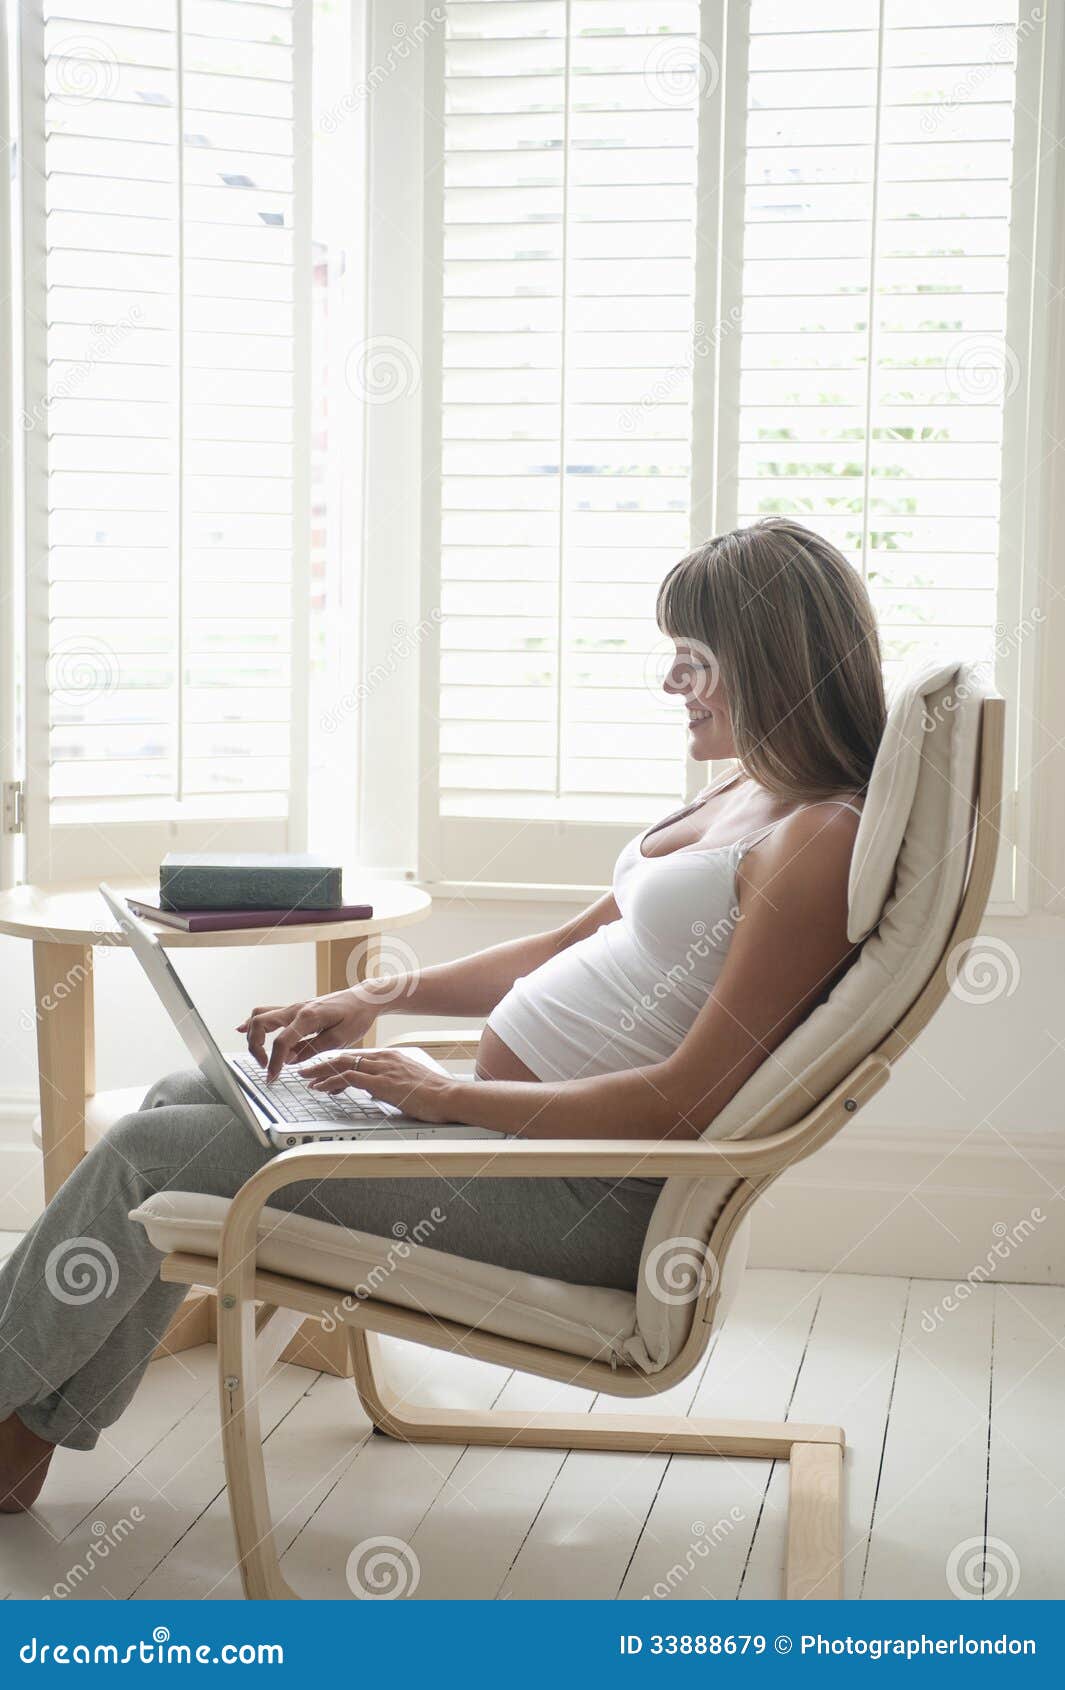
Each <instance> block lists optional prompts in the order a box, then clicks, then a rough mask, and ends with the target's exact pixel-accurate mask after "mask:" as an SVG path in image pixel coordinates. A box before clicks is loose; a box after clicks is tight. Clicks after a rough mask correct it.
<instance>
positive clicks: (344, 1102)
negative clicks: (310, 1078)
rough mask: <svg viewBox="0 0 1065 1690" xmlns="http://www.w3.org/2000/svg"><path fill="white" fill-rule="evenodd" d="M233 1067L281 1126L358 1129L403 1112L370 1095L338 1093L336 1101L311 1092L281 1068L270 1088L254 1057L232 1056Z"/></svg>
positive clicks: (295, 1074)
mask: <svg viewBox="0 0 1065 1690" xmlns="http://www.w3.org/2000/svg"><path fill="white" fill-rule="evenodd" d="M229 1061H230V1064H231V1066H232V1067H234V1068H237V1069H239V1070H240V1072H241V1073H242V1074H244V1075H245V1076H246V1078H247V1079H249V1080H251V1082H252V1084H253V1085H254V1086H255V1089H256V1090H257V1091H259V1092H261V1093H262V1095H263V1096H264V1097H267V1098H269V1099H270V1103H271V1106H272V1107H273V1108H274V1109H276V1111H277V1113H278V1115H279V1116H280V1117H281V1121H282V1123H284V1122H287V1121H292V1122H295V1121H312V1122H313V1121H333V1122H339V1123H340V1125H342V1126H349V1127H351V1126H358V1125H359V1124H360V1123H362V1122H366V1121H369V1122H372V1123H373V1124H374V1125H375V1126H379V1125H380V1124H381V1122H382V1121H390V1120H392V1119H394V1117H395V1116H397V1115H399V1114H400V1113H401V1111H400V1110H399V1109H395V1108H393V1106H392V1104H390V1103H381V1102H380V1101H379V1100H378V1099H377V1098H375V1097H371V1096H370V1094H369V1092H359V1091H352V1090H351V1089H350V1088H349V1089H348V1090H347V1091H343V1092H338V1093H337V1094H336V1096H335V1097H330V1096H329V1095H328V1094H326V1093H324V1092H320V1091H312V1090H311V1088H310V1087H309V1085H308V1084H307V1082H306V1080H304V1079H302V1078H301V1077H300V1075H299V1072H298V1071H297V1070H296V1069H295V1068H282V1070H281V1072H280V1074H279V1075H278V1077H277V1079H276V1080H274V1081H273V1083H272V1084H271V1085H267V1083H266V1080H265V1079H264V1077H263V1072H264V1071H263V1069H262V1068H260V1066H259V1064H258V1063H257V1062H256V1060H255V1058H254V1056H250V1055H249V1056H231V1057H230V1058H229Z"/></svg>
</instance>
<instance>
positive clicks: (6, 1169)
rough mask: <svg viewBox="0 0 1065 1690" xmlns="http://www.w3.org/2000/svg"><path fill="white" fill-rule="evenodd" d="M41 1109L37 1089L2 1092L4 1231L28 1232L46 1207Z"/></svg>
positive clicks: (0, 1213)
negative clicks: (37, 1123)
mask: <svg viewBox="0 0 1065 1690" xmlns="http://www.w3.org/2000/svg"><path fill="white" fill-rule="evenodd" d="M37 1110H38V1103H37V1096H36V1093H35V1092H26V1091H6V1092H0V1232H22V1231H24V1230H25V1229H26V1227H28V1226H32V1224H33V1222H34V1221H35V1220H36V1219H37V1216H38V1215H39V1214H40V1212H41V1210H42V1208H43V1207H44V1180H43V1178H42V1174H41V1153H40V1151H39V1150H38V1149H37V1146H36V1145H35V1144H34V1142H33V1123H34V1120H35V1119H36V1116H37Z"/></svg>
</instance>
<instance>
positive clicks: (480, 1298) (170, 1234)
mask: <svg viewBox="0 0 1065 1690" xmlns="http://www.w3.org/2000/svg"><path fill="white" fill-rule="evenodd" d="M228 1209H229V1200H228V1198H225V1197H205V1196H203V1195H202V1194H201V1193H199V1192H191V1191H163V1192H160V1193H159V1194H158V1195H157V1196H155V1197H149V1199H148V1201H147V1202H146V1203H142V1204H141V1206H140V1207H139V1208H137V1209H132V1210H131V1211H130V1217H131V1219H132V1220H135V1221H139V1222H140V1224H141V1225H142V1226H143V1227H144V1229H145V1231H146V1232H147V1234H148V1237H149V1238H150V1239H151V1241H152V1243H153V1244H154V1245H155V1248H156V1249H157V1250H163V1251H165V1252H168V1253H169V1252H170V1251H171V1250H185V1251H188V1252H190V1253H191V1254H192V1255H195V1256H210V1257H213V1258H217V1256H218V1241H219V1239H220V1237H221V1234H222V1225H223V1222H224V1221H225V1218H226V1214H227V1212H228ZM258 1262H259V1266H260V1267H261V1268H263V1269H264V1270H265V1271H266V1272H268V1273H282V1274H287V1275H289V1276H290V1277H292V1278H294V1279H308V1280H312V1281H313V1282H314V1283H315V1284H317V1285H328V1286H330V1287H332V1288H333V1289H334V1290H336V1291H340V1292H343V1293H345V1295H346V1296H348V1297H350V1298H351V1299H352V1300H353V1301H355V1300H358V1301H364V1300H365V1299H367V1298H373V1299H374V1300H376V1301H379V1302H383V1303H395V1304H397V1305H398V1306H399V1307H400V1308H404V1309H418V1310H420V1311H423V1312H424V1311H426V1310H428V1311H429V1312H430V1313H432V1314H434V1315H436V1316H438V1317H439V1318H440V1319H442V1320H457V1321H459V1322H460V1323H461V1324H462V1325H463V1326H475V1327H476V1328H477V1330H478V1331H480V1332H494V1333H496V1334H498V1335H499V1336H500V1337H503V1338H522V1339H524V1340H525V1342H526V1343H529V1344H543V1345H546V1346H547V1348H548V1349H552V1350H563V1351H565V1353H566V1354H567V1355H574V1356H589V1357H594V1358H596V1359H598V1360H600V1361H609V1360H610V1358H611V1356H619V1357H623V1356H624V1345H625V1343H626V1341H627V1340H628V1339H630V1338H631V1337H632V1335H633V1333H634V1332H635V1330H636V1299H635V1297H634V1296H633V1295H632V1293H631V1292H629V1291H613V1290H610V1289H608V1288H605V1287H602V1286H598V1285H567V1284H564V1283H563V1282H562V1281H561V1280H557V1279H541V1278H539V1277H538V1276H537V1275H535V1274H531V1273H514V1272H512V1271H511V1270H510V1269H508V1268H500V1267H489V1266H488V1265H487V1264H486V1263H484V1262H469V1261H466V1260H465V1259H464V1258H463V1257H461V1256H452V1255H449V1254H447V1253H446V1252H445V1251H443V1250H431V1249H429V1248H428V1247H427V1246H426V1245H424V1244H415V1243H413V1242H411V1241H409V1240H407V1239H397V1238H378V1237H376V1236H375V1235H374V1234H373V1233H369V1232H355V1231H353V1230H349V1229H348V1228H346V1227H342V1226H331V1225H330V1224H329V1222H328V1221H317V1220H312V1219H310V1218H309V1217H307V1216H305V1215H292V1214H288V1213H287V1212H286V1211H285V1210H284V1209H271V1208H267V1209H264V1210H263V1212H262V1216H261V1218H260V1221H259V1249H258ZM341 1301H342V1299H338V1303H339V1302H341Z"/></svg>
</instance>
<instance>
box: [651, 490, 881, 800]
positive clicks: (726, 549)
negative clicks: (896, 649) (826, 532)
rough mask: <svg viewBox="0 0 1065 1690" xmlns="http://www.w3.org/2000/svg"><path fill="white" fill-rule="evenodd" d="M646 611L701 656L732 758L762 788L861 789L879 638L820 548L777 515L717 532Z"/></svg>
mask: <svg viewBox="0 0 1065 1690" xmlns="http://www.w3.org/2000/svg"><path fill="white" fill-rule="evenodd" d="M657 614H658V624H659V627H660V628H661V629H662V630H663V632H664V633H666V634H669V635H671V636H672V638H673V639H675V640H678V641H681V642H688V643H691V644H693V645H695V646H696V647H697V648H698V647H703V648H707V649H708V650H709V651H710V652H711V653H712V655H713V659H714V661H715V662H716V664H717V665H718V667H719V669H720V673H721V677H722V680H723V681H724V683H725V687H726V690H727V692H728V700H729V707H730V711H731V716H732V731H733V738H734V740H735V744H736V755H737V757H738V759H739V761H740V764H741V766H742V767H743V769H744V770H745V771H746V772H747V774H749V775H750V776H751V777H752V778H753V779H754V780H756V781H758V783H759V784H760V785H761V786H763V787H765V788H766V790H767V791H768V792H771V793H773V794H775V795H776V796H778V797H780V798H788V799H814V798H830V797H833V796H835V795H836V794H838V793H842V792H857V791H861V790H862V789H864V787H865V786H866V785H867V784H868V781H869V776H870V774H871V772H872V767H873V761H874V759H875V757H876V752H877V747H878V746H879V744H880V739H881V736H882V734H883V731H884V717H885V705H884V680H883V673H882V669H881V658H880V640H879V637H878V635H877V628H876V618H875V616H874V614H873V607H872V604H871V603H870V600H869V594H868V593H867V591H866V588H865V583H864V582H863V581H862V579H861V577H860V576H859V575H858V573H857V571H856V570H855V569H853V568H852V567H851V565H850V564H849V563H848V562H847V560H846V558H845V557H844V556H843V555H842V553H841V552H839V551H837V549H836V547H835V546H833V545H831V544H830V542H829V541H828V540H824V539H822V538H821V536H820V535H819V534H813V533H811V531H810V530H809V529H808V528H804V527H803V526H802V524H801V523H798V522H793V521H791V520H790V519H789V518H787V517H767V518H765V519H764V520H763V521H760V522H756V523H754V524H752V526H751V527H750V528H737V529H734V530H733V532H732V533H731V534H721V535H719V536H718V538H717V539H716V540H710V541H708V542H707V544H706V545H705V546H700V547H699V548H698V550H696V551H694V552H691V553H690V554H689V555H688V556H687V557H685V558H682V559H681V561H680V563H678V564H676V565H675V566H674V567H673V568H672V569H671V570H670V572H669V574H668V575H667V576H666V578H665V580H664V581H663V583H662V585H661V587H660V588H659V591H658V607H657Z"/></svg>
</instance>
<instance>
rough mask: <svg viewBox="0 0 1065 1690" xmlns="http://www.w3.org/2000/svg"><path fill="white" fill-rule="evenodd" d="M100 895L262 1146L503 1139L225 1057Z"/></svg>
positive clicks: (138, 925) (124, 915)
mask: <svg viewBox="0 0 1065 1690" xmlns="http://www.w3.org/2000/svg"><path fill="white" fill-rule="evenodd" d="M100 895H101V897H102V898H103V900H104V902H105V903H106V905H107V907H108V909H109V910H110V911H111V914H112V915H113V916H114V918H115V920H116V921H117V922H118V925H119V927H120V928H121V929H122V931H123V933H124V934H125V935H126V939H127V941H128V943H129V947H130V949H131V951H132V952H133V954H134V956H135V957H136V958H137V961H138V962H139V963H140V965H141V967H142V968H143V969H144V972H145V974H146V975H147V976H148V979H149V980H150V981H151V983H152V985H153V986H154V988H155V991H156V994H157V996H158V998H159V1001H160V1003H161V1004H162V1005H163V1008H164V1009H165V1010H166V1012H167V1014H168V1015H169V1017H170V1019H171V1021H172V1022H173V1023H174V1026H175V1027H176V1028H177V1030H178V1032H179V1033H180V1034H181V1037H182V1038H183V1039H184V1041H185V1046H186V1049H187V1050H188V1052H189V1055H190V1056H191V1057H192V1060H193V1061H194V1062H195V1063H196V1065H197V1067H198V1068H199V1070H200V1072H201V1073H202V1074H203V1077H204V1079H205V1080H207V1082H208V1083H209V1084H210V1085H211V1086H213V1088H214V1090H215V1091H216V1092H217V1093H218V1096H219V1098H221V1100H222V1101H223V1102H224V1103H227V1104H228V1105H229V1107H230V1109H232V1111H233V1113H234V1115H236V1117H237V1119H238V1120H240V1121H243V1122H244V1124H245V1126H247V1128H248V1129H249V1131H250V1132H252V1133H254V1135H255V1137H256V1139H257V1140H258V1142H259V1143H260V1144H262V1145H267V1146H269V1147H270V1148H271V1149H273V1150H289V1149H291V1148H292V1146H293V1145H297V1144H321V1143H323V1142H328V1141H329V1140H331V1139H354V1138H448V1139H457V1138H503V1137H505V1136H506V1135H505V1134H503V1133H496V1132H492V1130H491V1129H490V1128H488V1127H465V1126H460V1125H459V1124H458V1123H456V1124H455V1125H453V1126H428V1125H427V1124H426V1123H425V1122H424V1121H414V1120H412V1119H411V1118H410V1116H408V1115H404V1114H403V1112H402V1110H400V1109H396V1108H394V1107H393V1105H392V1104H390V1103H381V1102H380V1101H379V1100H378V1099H377V1098H375V1097H371V1096H370V1094H369V1092H365V1091H356V1090H354V1089H353V1088H352V1087H350V1086H349V1087H348V1089H347V1090H346V1091H343V1092H340V1093H339V1094H337V1095H335V1096H329V1095H327V1094H323V1093H321V1092H315V1091H312V1090H311V1089H310V1087H309V1086H308V1085H307V1083H306V1081H305V1080H303V1079H302V1078H301V1077H300V1075H299V1073H298V1072H297V1070H296V1069H295V1068H292V1067H288V1068H283V1069H282V1070H281V1073H280V1074H279V1075H278V1077H277V1079H276V1080H274V1081H273V1082H272V1083H271V1084H270V1085H267V1083H266V1079H265V1077H264V1071H263V1069H262V1068H260V1067H259V1064H258V1063H257V1062H256V1060H255V1058H254V1057H253V1056H252V1055H250V1053H248V1052H247V1051H245V1052H242V1053H241V1054H240V1055H239V1056H224V1055H223V1054H222V1052H221V1050H220V1049H219V1048H218V1045H217V1044H216V1043H215V1041H214V1038H213V1037H212V1035H211V1032H210V1030H209V1029H208V1026H207V1023H206V1022H205V1021H204V1019H203V1016H202V1015H201V1014H200V1012H199V1010H198V1009H197V1008H196V1005H195V1004H194V1003H193V1001H192V999H191V998H190V997H189V994H188V992H187V991H186V990H185V987H184V985H183V984H182V982H181V980H180V978H179V977H178V974H177V971H176V969H175V968H174V966H173V964H172V963H171V961H170V958H169V956H168V955H167V953H166V951H165V950H164V949H163V947H162V945H161V944H160V943H159V941H158V939H157V938H156V936H155V934H154V933H153V932H152V930H151V928H150V927H148V926H147V925H146V924H145V923H144V922H143V921H141V920H140V919H139V918H138V917H137V916H135V915H134V914H133V912H132V910H130V909H129V908H128V907H127V905H126V902H125V900H124V899H123V898H121V897H120V896H119V895H118V893H117V892H115V891H113V890H112V888H111V887H110V886H107V885H101V887H100ZM407 1055H408V1056H413V1057H414V1058H416V1060H417V1061H419V1062H424V1063H425V1065H426V1066H427V1067H429V1068H435V1069H436V1070H437V1072H438V1073H443V1072H444V1070H443V1069H442V1068H441V1066H440V1064H439V1062H436V1061H434V1059H433V1058H432V1057H431V1056H430V1055H429V1054H428V1052H427V1051H424V1050H416V1049H413V1050H408V1051H407Z"/></svg>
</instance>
